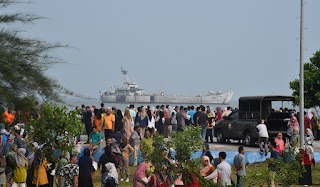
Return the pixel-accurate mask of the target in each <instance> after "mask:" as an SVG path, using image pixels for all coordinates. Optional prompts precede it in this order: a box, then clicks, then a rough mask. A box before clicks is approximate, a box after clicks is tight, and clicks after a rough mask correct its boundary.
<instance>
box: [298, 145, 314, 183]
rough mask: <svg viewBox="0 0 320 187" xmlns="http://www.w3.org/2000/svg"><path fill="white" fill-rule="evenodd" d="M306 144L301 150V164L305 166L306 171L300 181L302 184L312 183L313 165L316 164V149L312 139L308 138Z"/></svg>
mask: <svg viewBox="0 0 320 187" xmlns="http://www.w3.org/2000/svg"><path fill="white" fill-rule="evenodd" d="M306 144H307V145H305V146H304V147H303V149H302V150H301V165H303V166H304V168H305V170H306V172H305V173H303V174H302V178H300V180H299V183H300V184H301V185H312V172H311V165H315V161H314V150H313V148H312V146H311V141H309V140H307V142H306Z"/></svg>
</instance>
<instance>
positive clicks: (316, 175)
mask: <svg viewBox="0 0 320 187" xmlns="http://www.w3.org/2000/svg"><path fill="white" fill-rule="evenodd" d="M266 167H267V165H266V164H264V163H259V164H252V165H249V166H247V167H246V170H247V175H248V176H247V178H248V182H249V181H252V180H255V179H254V177H253V176H254V175H255V174H257V173H259V172H261V171H262V170H264V169H266ZM135 170H136V167H130V169H129V171H130V182H129V183H127V182H120V187H132V186H133V185H132V179H133V174H134V172H135ZM312 172H313V173H312V178H313V184H314V185H313V186H320V165H316V167H315V168H312ZM232 178H233V180H234V181H236V176H235V175H233V176H232ZM119 180H120V179H119ZM94 186H95V187H101V173H100V171H97V172H96V176H95V179H94ZM246 186H250V185H249V184H247V185H246ZM252 186H259V187H260V186H261V187H267V186H268V183H267V181H265V182H264V183H262V184H256V185H252ZM276 186H280V185H277V184H276ZM292 186H293V187H298V186H301V185H292Z"/></svg>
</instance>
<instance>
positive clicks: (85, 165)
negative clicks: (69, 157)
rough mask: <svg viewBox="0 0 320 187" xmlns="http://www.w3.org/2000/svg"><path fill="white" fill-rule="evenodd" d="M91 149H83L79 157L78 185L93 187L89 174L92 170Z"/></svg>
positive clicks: (80, 186)
mask: <svg viewBox="0 0 320 187" xmlns="http://www.w3.org/2000/svg"><path fill="white" fill-rule="evenodd" d="M91 155H92V151H90V150H89V149H88V148H85V149H84V152H83V156H82V157H81V158H80V159H79V187H93V184H92V177H91V174H92V172H94V168H93V166H92V162H93V161H92V159H91V157H90V156H91Z"/></svg>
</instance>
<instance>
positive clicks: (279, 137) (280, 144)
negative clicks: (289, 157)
mask: <svg viewBox="0 0 320 187" xmlns="http://www.w3.org/2000/svg"><path fill="white" fill-rule="evenodd" d="M274 142H276V145H277V147H276V151H277V152H278V153H279V154H280V155H282V151H283V150H284V141H283V139H282V133H278V135H277V137H276V138H275V139H274Z"/></svg>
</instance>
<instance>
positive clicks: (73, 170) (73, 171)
mask: <svg viewBox="0 0 320 187" xmlns="http://www.w3.org/2000/svg"><path fill="white" fill-rule="evenodd" d="M77 162H78V156H77V155H72V156H71V158H70V163H69V164H67V165H66V166H64V168H63V169H62V171H61V173H60V181H59V182H60V185H59V186H61V187H77V186H78V180H79V166H78V165H77ZM63 178H64V183H62V182H63Z"/></svg>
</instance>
